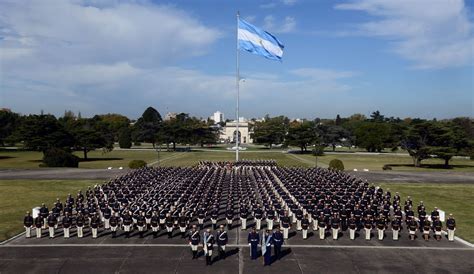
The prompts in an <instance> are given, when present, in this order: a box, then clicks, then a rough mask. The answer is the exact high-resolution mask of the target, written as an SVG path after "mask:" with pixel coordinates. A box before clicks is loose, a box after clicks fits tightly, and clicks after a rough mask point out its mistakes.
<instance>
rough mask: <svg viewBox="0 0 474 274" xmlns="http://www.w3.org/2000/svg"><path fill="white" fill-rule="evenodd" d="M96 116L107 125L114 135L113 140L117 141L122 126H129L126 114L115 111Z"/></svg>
mask: <svg viewBox="0 0 474 274" xmlns="http://www.w3.org/2000/svg"><path fill="white" fill-rule="evenodd" d="M97 116H98V117H97V118H99V119H98V120H100V121H101V122H102V123H104V124H105V125H107V128H108V129H109V131H110V132H111V133H112V134H113V136H114V141H118V139H119V132H120V130H121V129H122V128H129V127H130V119H128V118H127V117H126V116H123V115H120V114H116V113H107V114H101V115H97Z"/></svg>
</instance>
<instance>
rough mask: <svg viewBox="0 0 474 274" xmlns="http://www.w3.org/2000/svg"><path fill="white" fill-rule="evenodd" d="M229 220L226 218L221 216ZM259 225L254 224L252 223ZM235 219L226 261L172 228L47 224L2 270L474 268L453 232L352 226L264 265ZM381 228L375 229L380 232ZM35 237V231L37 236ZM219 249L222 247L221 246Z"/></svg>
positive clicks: (1, 253) (7, 252)
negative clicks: (192, 245)
mask: <svg viewBox="0 0 474 274" xmlns="http://www.w3.org/2000/svg"><path fill="white" fill-rule="evenodd" d="M221 221H222V220H221ZM249 225H250V226H252V224H249ZM236 226H237V223H234V228H233V229H232V230H231V231H230V232H229V245H228V246H227V255H228V257H227V258H226V260H221V261H216V259H215V260H214V263H213V265H212V266H206V265H205V260H204V257H203V256H201V257H199V259H198V260H191V257H192V256H191V252H190V249H189V247H188V245H187V241H186V240H184V239H182V238H181V237H180V236H179V235H177V233H175V235H174V237H173V238H172V239H168V238H167V236H166V233H165V232H162V234H161V235H160V236H159V237H158V238H156V239H154V238H153V237H152V236H151V235H150V234H148V235H147V236H145V238H143V239H141V238H139V237H138V235H137V234H134V235H132V237H131V238H128V239H126V238H125V237H124V236H123V235H121V234H119V235H118V238H115V239H112V238H111V235H110V234H109V232H102V234H99V238H97V239H92V238H91V235H90V232H89V230H86V231H87V232H86V233H85V238H82V239H79V238H77V237H76V235H75V234H76V233H75V232H72V235H71V237H72V238H69V239H64V238H63V237H62V233H57V234H56V238H54V239H49V238H48V235H47V232H46V230H44V232H43V237H42V238H41V239H36V238H30V239H26V238H24V235H22V234H20V235H19V236H18V237H17V238H15V239H11V240H8V241H6V242H5V243H4V244H2V245H0V273H28V272H34V273H87V272H89V273H150V272H154V273H347V272H357V273H400V272H412V273H473V271H474V261H473V260H472V258H473V256H474V248H473V247H472V245H467V244H465V243H462V242H460V241H459V240H456V241H454V242H448V241H447V239H446V238H444V237H443V239H442V240H441V241H439V242H437V241H435V240H433V239H431V240H430V241H428V242H425V241H424V240H422V239H420V238H418V239H416V240H415V241H410V240H408V237H407V234H406V233H402V235H401V238H400V240H399V241H392V239H391V232H390V231H389V230H387V232H386V238H385V239H384V240H383V241H378V240H377V239H376V238H374V237H375V235H373V236H374V237H373V238H372V239H371V240H370V241H366V240H365V239H363V235H359V236H358V237H357V238H356V239H355V240H354V241H351V240H350V239H349V238H348V235H347V232H344V233H343V235H341V237H340V238H339V240H337V241H335V240H333V239H332V238H331V237H327V238H326V239H324V240H320V239H319V238H318V236H317V235H316V234H313V233H311V232H310V233H309V238H308V239H307V240H303V239H302V238H301V232H298V233H297V234H294V233H293V234H292V233H290V238H289V239H288V240H287V241H286V243H285V245H284V246H283V258H282V259H281V260H280V261H275V262H273V264H272V265H271V266H266V267H264V266H263V262H262V257H259V259H258V260H256V261H252V260H250V255H249V247H248V245H247V233H248V232H247V231H241V230H240V228H237V227H236ZM374 232H375V231H374ZM33 236H34V234H33ZM216 253H217V252H216Z"/></svg>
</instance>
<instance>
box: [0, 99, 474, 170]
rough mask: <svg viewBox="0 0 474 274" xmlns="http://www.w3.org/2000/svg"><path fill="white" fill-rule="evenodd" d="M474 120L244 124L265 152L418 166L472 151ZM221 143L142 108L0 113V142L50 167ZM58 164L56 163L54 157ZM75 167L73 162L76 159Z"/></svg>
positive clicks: (211, 130)
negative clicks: (330, 153) (98, 153)
mask: <svg viewBox="0 0 474 274" xmlns="http://www.w3.org/2000/svg"><path fill="white" fill-rule="evenodd" d="M473 123H474V121H473V119H471V118H467V117H459V118H454V119H449V120H440V121H438V120H436V119H433V120H425V119H419V118H415V119H412V118H405V119H400V118H394V117H385V116H384V115H382V114H381V113H380V112H379V111H375V112H373V113H372V114H371V115H370V117H366V116H364V115H362V114H354V115H352V116H350V117H346V118H343V117H340V116H339V115H337V117H336V118H335V119H319V118H317V119H314V120H301V121H296V120H295V121H291V120H290V119H289V118H288V117H285V116H277V117H270V116H268V115H267V116H266V117H265V119H263V120H262V121H256V120H253V122H251V123H250V126H251V132H252V138H253V140H254V142H255V143H257V144H264V145H266V146H268V147H269V148H270V149H271V148H272V146H273V145H274V144H279V145H283V146H296V147H299V148H300V149H301V151H302V152H304V151H308V148H309V147H311V148H312V152H313V153H315V154H319V155H320V154H322V153H323V150H324V148H325V147H328V146H329V147H332V148H333V150H335V148H336V146H346V147H352V146H356V147H360V148H364V149H366V150H367V151H369V152H381V151H383V150H384V149H387V148H388V149H392V150H393V151H396V150H397V149H404V150H406V151H407V152H408V153H409V154H410V156H411V157H412V158H413V164H414V165H415V166H420V164H421V161H422V160H424V159H428V158H432V157H436V158H440V159H443V160H444V161H445V165H446V166H448V165H449V161H450V160H451V158H452V157H453V156H455V155H459V156H470V157H473V155H474V127H473ZM218 141H219V129H218V127H215V126H214V125H213V121H209V120H208V121H202V120H201V119H198V118H196V117H191V116H189V114H186V113H180V114H177V115H176V117H173V118H171V119H167V120H163V119H162V117H161V115H160V113H159V112H158V111H157V110H156V109H154V108H152V107H149V108H147V109H146V110H145V111H144V112H143V114H142V116H141V117H140V118H139V119H138V120H136V121H131V120H130V119H129V118H127V117H126V116H123V115H120V114H105V115H95V116H94V117H92V118H82V117H81V115H80V114H78V115H77V116H76V115H75V114H74V113H72V112H71V111H66V112H65V113H64V115H63V116H62V117H60V118H56V117H55V116H53V115H50V114H40V115H20V114H18V113H14V112H10V111H0V145H1V146H5V145H15V144H18V143H21V144H22V145H23V148H24V149H27V150H35V151H42V152H43V153H44V157H45V158H44V159H43V162H44V163H45V164H46V165H48V166H53V165H61V163H63V162H67V163H69V164H68V165H71V164H70V162H72V163H73V165H74V163H77V162H78V161H79V159H78V158H77V157H75V156H73V155H72V152H73V151H82V153H83V158H84V160H87V153H88V152H89V151H91V150H95V149H102V150H103V151H104V152H107V151H110V150H112V149H113V146H114V143H116V142H118V143H119V146H120V147H121V148H130V147H131V146H132V144H134V143H135V144H139V143H140V142H146V143H151V144H152V145H153V147H155V146H156V145H160V146H161V145H166V146H167V148H168V149H170V150H171V149H173V150H175V149H176V145H177V144H191V145H201V146H203V145H205V144H214V143H217V142H218ZM48 157H52V161H51V159H48ZM58 158H59V159H60V160H58V162H59V163H56V162H55V161H56V160H57V159H58ZM76 165H77V164H76Z"/></svg>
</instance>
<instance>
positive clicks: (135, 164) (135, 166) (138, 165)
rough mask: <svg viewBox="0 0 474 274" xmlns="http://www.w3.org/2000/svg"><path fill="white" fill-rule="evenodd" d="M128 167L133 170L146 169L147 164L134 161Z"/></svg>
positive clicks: (141, 161)
mask: <svg viewBox="0 0 474 274" xmlns="http://www.w3.org/2000/svg"><path fill="white" fill-rule="evenodd" d="M128 167H129V168H131V169H137V168H141V167H146V162H145V161H143V160H132V161H130V163H128Z"/></svg>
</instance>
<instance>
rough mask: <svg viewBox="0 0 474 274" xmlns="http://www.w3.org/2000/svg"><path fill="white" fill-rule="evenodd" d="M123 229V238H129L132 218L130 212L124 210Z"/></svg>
mask: <svg viewBox="0 0 474 274" xmlns="http://www.w3.org/2000/svg"><path fill="white" fill-rule="evenodd" d="M122 223H123V230H124V231H125V238H130V232H131V231H132V223H133V219H132V216H130V213H128V212H126V213H125V215H124V216H123V218H122Z"/></svg>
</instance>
